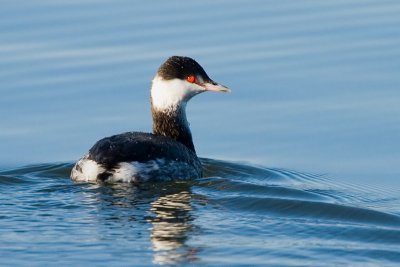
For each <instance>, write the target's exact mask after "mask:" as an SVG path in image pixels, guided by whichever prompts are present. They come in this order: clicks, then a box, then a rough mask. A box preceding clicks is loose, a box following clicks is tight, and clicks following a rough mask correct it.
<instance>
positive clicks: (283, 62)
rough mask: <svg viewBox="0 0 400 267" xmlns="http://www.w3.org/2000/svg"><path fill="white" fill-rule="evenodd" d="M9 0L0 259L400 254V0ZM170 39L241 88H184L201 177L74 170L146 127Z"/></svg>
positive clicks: (63, 261)
mask: <svg viewBox="0 0 400 267" xmlns="http://www.w3.org/2000/svg"><path fill="white" fill-rule="evenodd" d="M0 6H1V8H0V36H1V37H0V59H1V60H0V93H1V97H0V151H1V152H0V241H1V242H0V243H1V244H0V255H2V257H0V265H4V266H27V265H28V264H29V265H34V266H43V265H47V264H49V263H51V264H56V263H57V264H58V265H83V264H86V265H88V264H89V265H94V266H121V265H145V266H146V265H149V264H177V263H180V264H189V265H190V264H204V265H246V264H247V265H267V264H269V265H284V266H290V265H293V266H297V265H301V266H313V265H314V266H323V265H327V266H329V265H332V266H337V265H366V264H367V265H368V264H369V265H372V266H375V265H376V266H384V265H393V266H396V265H397V264H398V263H399V262H400V254H399V249H398V248H399V247H400V246H399V245H400V228H399V225H400V223H399V222H400V210H399V207H400V190H399V188H400V182H399V181H400V180H399V179H398V178H399V177H400V142H399V138H400V105H399V103H400V90H399V89H400V75H399V70H400V16H399V15H398V14H399V12H400V2H398V1H394V0H392V1H386V0H383V1H372V0H363V1H361V0H346V1H344V0H338V1H333V0H332V1H306V0H299V1H289V0H284V1H268V0H267V1H264V0H263V1H261V0H259V1H246V2H243V1H235V0H234V1H209V0H206V1H201V2H183V1H157V2H143V1H141V2H139V1H127V0H117V1H106V0H100V1H91V0H89V1H76V0H69V1H66V0H65V1H64V0H59V1H50V0H44V1H2V2H1V5H0ZM171 55H186V56H191V57H193V58H195V59H196V60H197V61H198V62H199V63H200V64H201V65H202V66H203V67H204V68H205V69H206V71H207V72H208V74H209V75H210V76H211V77H212V78H213V79H214V80H216V81H218V82H220V83H222V84H226V85H227V86H229V87H231V88H232V93H231V94H229V95H227V94H211V93H209V94H202V95H200V96H197V97H196V98H194V99H193V100H192V101H191V102H190V103H189V105H188V118H189V121H190V123H191V129H192V133H193V136H194V143H195V146H196V150H197V152H198V154H199V155H200V156H201V157H204V158H203V163H204V166H205V170H206V177H205V178H204V179H201V180H197V181H190V182H184V183H165V184H163V183H160V184H156V185H146V186H144V187H143V188H132V187H127V186H123V185H121V186H111V187H107V186H100V185H82V184H74V183H72V182H71V181H70V179H69V172H70V169H71V167H72V165H71V164H72V163H73V162H74V161H75V160H76V159H78V158H79V157H80V156H81V155H83V154H84V153H85V152H86V151H87V150H88V149H89V148H90V147H91V146H92V145H93V143H94V142H95V141H97V140H98V139H100V138H102V137H104V136H108V135H111V134H116V133H121V132H124V131H131V130H140V131H150V130H151V114H150V109H149V87H150V81H151V79H152V77H153V76H154V74H155V71H156V69H157V68H158V66H159V65H160V64H161V63H162V62H163V61H164V60H165V59H166V58H167V57H169V56H171ZM23 166H25V167H23Z"/></svg>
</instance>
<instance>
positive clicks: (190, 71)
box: [71, 56, 229, 183]
mask: <svg viewBox="0 0 400 267" xmlns="http://www.w3.org/2000/svg"><path fill="white" fill-rule="evenodd" d="M208 90H209V91H222V92H227V91H229V89H228V88H226V87H224V86H222V85H219V84H217V83H216V82H214V81H213V80H211V79H210V77H208V75H207V73H206V72H205V71H204V69H203V68H202V67H201V66H200V65H199V64H198V63H197V62H196V61H195V60H193V59H191V58H188V57H179V56H173V57H170V58H169V59H167V61H166V62H164V63H163V64H162V65H161V66H160V68H159V69H158V71H157V74H156V76H155V78H154V79H153V83H152V89H151V110H152V117H153V133H142V132H127V133H123V134H118V135H113V136H110V137H106V138H103V139H101V140H100V141H98V142H97V143H95V144H94V146H93V147H92V148H91V149H90V150H89V152H88V153H87V154H86V155H85V156H84V157H82V158H81V159H80V160H79V161H78V162H77V163H76V164H75V166H74V168H73V169H72V172H71V178H72V179H74V180H76V181H86V182H87V181H107V182H121V181H122V182H131V183H138V182H141V181H148V180H150V179H154V180H158V179H169V180H170V179H175V178H177V179H187V178H197V177H201V176H202V173H203V172H202V167H201V162H200V160H199V159H198V157H197V155H196V152H195V148H194V145H193V139H192V134H191V132H190V129H189V124H188V122H187V120H186V113H185V107H186V102H187V101H188V100H189V99H190V98H191V97H193V96H194V95H196V94H199V93H202V92H205V91H208Z"/></svg>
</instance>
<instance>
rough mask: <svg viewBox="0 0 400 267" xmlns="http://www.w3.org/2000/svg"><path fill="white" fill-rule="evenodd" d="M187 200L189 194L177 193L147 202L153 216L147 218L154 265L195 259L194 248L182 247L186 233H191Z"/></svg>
mask: <svg viewBox="0 0 400 267" xmlns="http://www.w3.org/2000/svg"><path fill="white" fill-rule="evenodd" d="M190 199H191V193H190V192H189V191H181V192H178V193H173V194H169V195H165V196H162V197H159V198H158V199H157V200H155V201H153V202H152V203H151V209H150V210H151V211H152V212H153V213H154V214H155V217H153V218H152V219H150V222H151V224H152V228H151V236H150V238H151V243H152V248H153V251H154V258H153V262H154V263H157V264H175V263H181V262H188V261H195V260H196V259H197V258H196V249H194V248H191V247H189V246H188V245H186V241H187V239H188V234H189V232H190V231H191V230H193V229H192V228H193V225H192V224H191V221H192V220H193V219H192V217H191V213H190V212H191V210H192V206H191V203H190Z"/></svg>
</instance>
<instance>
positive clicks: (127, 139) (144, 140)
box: [89, 132, 199, 168]
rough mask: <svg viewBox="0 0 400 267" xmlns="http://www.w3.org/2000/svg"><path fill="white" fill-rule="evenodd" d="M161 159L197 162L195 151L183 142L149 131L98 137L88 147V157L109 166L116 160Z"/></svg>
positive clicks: (192, 163)
mask: <svg viewBox="0 0 400 267" xmlns="http://www.w3.org/2000/svg"><path fill="white" fill-rule="evenodd" d="M159 158H164V159H168V160H173V161H181V162H186V163H189V164H191V165H198V162H199V160H198V158H197V156H196V154H195V153H193V152H192V151H191V150H190V149H188V148H187V147H186V146H184V145H183V144H181V143H179V142H177V141H175V140H173V139H170V138H167V137H164V136H161V135H155V134H151V133H141V132H127V133H123V134H118V135H114V136H110V137H106V138H103V139H101V140H99V141H98V142H97V143H96V144H95V145H94V146H93V147H92V148H91V149H90V150H89V159H92V160H95V161H96V162H98V163H100V164H102V165H104V166H106V167H108V168H112V167H113V166H115V165H116V164H118V163H119V162H132V161H138V162H145V161H149V160H153V159H159Z"/></svg>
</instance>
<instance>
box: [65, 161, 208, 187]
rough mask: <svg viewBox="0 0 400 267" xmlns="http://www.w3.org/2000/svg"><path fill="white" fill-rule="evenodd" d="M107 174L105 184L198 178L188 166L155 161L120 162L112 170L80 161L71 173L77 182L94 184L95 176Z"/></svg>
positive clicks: (192, 168) (193, 169)
mask: <svg viewBox="0 0 400 267" xmlns="http://www.w3.org/2000/svg"><path fill="white" fill-rule="evenodd" d="M104 172H107V173H109V174H110V176H109V177H108V178H107V180H106V182H107V183H138V182H146V181H150V180H157V181H172V180H187V179H194V178H199V177H200V176H199V173H198V172H197V170H196V169H195V168H194V167H193V166H191V165H190V164H187V163H184V162H178V161H168V160H164V159H155V160H150V161H147V162H121V163H119V164H118V165H117V166H116V167H114V168H112V169H105V168H104V167H102V166H101V165H99V164H97V163H96V162H95V161H93V160H90V159H87V156H85V157H83V158H82V159H80V160H79V161H78V162H77V163H76V164H75V166H74V168H73V169H72V172H71V178H72V179H73V180H75V181H78V182H96V181H97V176H98V175H99V174H102V173H104Z"/></svg>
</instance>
